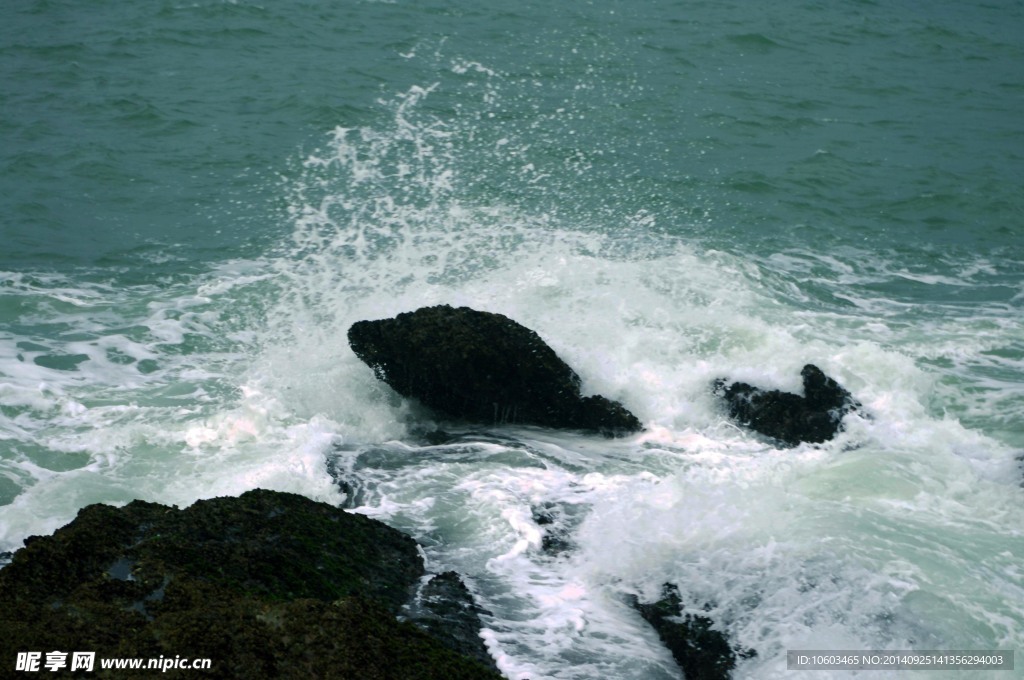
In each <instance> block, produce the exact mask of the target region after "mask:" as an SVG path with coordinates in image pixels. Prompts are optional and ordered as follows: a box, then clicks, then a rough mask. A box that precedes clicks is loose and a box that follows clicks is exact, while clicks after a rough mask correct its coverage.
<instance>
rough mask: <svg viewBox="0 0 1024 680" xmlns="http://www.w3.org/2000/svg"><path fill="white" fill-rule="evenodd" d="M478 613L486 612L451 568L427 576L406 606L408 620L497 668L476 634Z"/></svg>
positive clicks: (454, 647) (451, 646)
mask: <svg viewBox="0 0 1024 680" xmlns="http://www.w3.org/2000/svg"><path fill="white" fill-rule="evenodd" d="M481 615H484V616H490V612H488V611H487V610H485V609H483V608H482V607H481V606H480V605H478V604H477V603H476V601H475V600H474V598H473V595H472V593H470V591H469V588H467V587H466V584H465V583H463V581H462V578H461V577H460V576H459V575H458V574H457V573H456V572H454V571H446V572H444V573H443V574H438V575H437V576H434V577H433V578H431V579H430V581H428V582H427V584H426V585H425V586H424V587H423V589H422V590H421V591H420V593H419V596H418V597H417V598H416V600H415V602H414V603H413V604H412V605H411V606H410V607H409V614H408V620H409V621H411V622H412V623H414V624H415V625H416V626H418V627H419V628H422V629H423V630H425V631H427V632H428V633H430V635H431V637H434V638H437V639H438V640H443V641H444V642H445V645H446V646H447V647H448V648H449V649H453V650H455V651H457V652H459V653H460V654H463V655H465V656H468V657H471V658H473V659H476V660H477V661H479V662H480V663H482V664H484V665H486V666H489V667H490V668H492V669H494V670H495V671H497V667H495V665H494V659H492V658H491V656H490V654H488V653H487V647H486V646H485V645H484V643H483V639H482V638H481V637H480V630H481V629H482V628H483V627H484V626H483V621H482V620H481V618H480V617H481Z"/></svg>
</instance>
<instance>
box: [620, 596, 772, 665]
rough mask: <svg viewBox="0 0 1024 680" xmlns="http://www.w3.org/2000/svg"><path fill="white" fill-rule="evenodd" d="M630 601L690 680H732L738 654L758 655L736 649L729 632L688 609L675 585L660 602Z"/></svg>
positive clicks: (747, 656) (746, 655) (740, 656)
mask: <svg viewBox="0 0 1024 680" xmlns="http://www.w3.org/2000/svg"><path fill="white" fill-rule="evenodd" d="M630 604H631V605H632V606H633V608H634V609H636V610H637V611H639V612H640V615H641V616H642V617H644V620H645V621H647V622H648V623H649V624H651V626H652V627H653V628H654V630H656V631H657V632H658V636H659V637H660V638H661V641H662V642H663V643H664V644H665V646H666V647H668V650H669V651H670V652H672V656H673V658H675V660H676V663H677V664H679V667H680V668H682V669H683V673H684V675H685V676H686V678H687V680H728V678H730V677H732V670H733V669H734V668H735V667H736V659H737V657H739V658H742V659H748V658H750V657H753V656H757V652H756V651H754V650H753V649H747V650H741V651H736V650H734V649H733V648H732V647H731V646H730V645H729V639H728V638H727V637H726V636H725V634H724V633H722V632H720V631H717V630H715V629H714V628H713V627H712V625H713V622H712V621H711V619H709V618H707V617H706V616H701V615H699V614H691V613H689V612H684V611H683V603H682V599H681V598H680V597H679V588H677V587H676V586H675V585H672V584H669V583H667V584H665V586H664V587H663V588H662V597H661V599H660V600H658V601H657V602H651V603H646V604H645V603H641V602H640V601H639V600H638V599H636V598H635V597H633V598H631V602H630Z"/></svg>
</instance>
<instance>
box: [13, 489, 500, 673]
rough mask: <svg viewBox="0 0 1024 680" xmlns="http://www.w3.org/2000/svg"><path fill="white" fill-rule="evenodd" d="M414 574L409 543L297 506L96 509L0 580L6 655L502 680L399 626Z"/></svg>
mask: <svg viewBox="0 0 1024 680" xmlns="http://www.w3.org/2000/svg"><path fill="white" fill-rule="evenodd" d="M423 574H424V571H423V565H422V562H421V559H420V557H419V554H418V549H417V546H416V544H415V542H414V541H413V540H412V539H411V538H409V537H408V536H406V535H404V534H402V533H401V532H399V531H396V530H394V529H391V528H389V527H387V526H385V525H383V524H381V523H380V522H377V521H374V520H371V519H369V518H367V517H363V516H361V515H356V514H352V513H347V512H344V511H343V510H341V509H339V508H335V507H333V506H330V505H327V504H324V503H317V502H314V501H311V500H309V499H307V498H305V497H302V496H298V495H295V494H286V493H279V492H272V491H263V490H256V491H250V492H248V493H246V494H243V495H242V496H240V497H238V498H215V499H211V500H204V501H198V502H197V503H195V504H194V505H192V506H191V507H189V508H186V509H184V510H179V509H177V508H173V507H168V506H163V505H158V504H155V503H147V502H143V501H134V502H132V503H129V504H128V505H127V506H125V507H123V508H114V507H111V506H106V505H91V506H88V507H86V508H83V509H82V510H81V511H80V512H79V514H78V517H77V518H76V519H75V520H74V521H73V522H71V523H70V524H69V525H67V526H65V527H63V528H61V529H59V530H57V531H56V532H55V533H54V534H53V535H52V536H48V537H32V538H31V539H30V540H27V541H26V546H25V548H24V549H22V550H19V551H17V552H16V553H15V554H14V555H13V559H12V561H11V563H10V564H9V565H8V566H7V567H5V568H4V569H2V570H0V630H2V631H4V634H3V635H2V636H0V658H5V659H13V658H15V656H16V654H17V652H19V651H27V650H39V651H50V650H65V651H71V650H93V651H96V652H97V657H98V658H109V657H145V658H158V657H161V656H163V657H165V658H174V657H175V656H176V655H180V656H182V657H186V658H209V659H211V660H212V663H213V666H212V668H211V670H210V671H209V672H202V673H201V672H199V671H190V673H191V674H190V675H185V674H182V673H181V672H175V671H172V672H171V673H170V674H171V675H176V674H177V677H217V678H254V677H281V678H309V677H359V678H399V677H401V678H407V677H408V678H438V679H440V678H453V677H454V678H467V679H469V678H474V679H475V678H490V677H494V678H498V677H500V676H499V675H497V674H496V673H494V671H493V670H492V669H491V668H489V667H487V666H485V665H483V664H481V663H480V662H478V661H477V660H475V659H471V658H467V657H465V656H462V655H461V654H459V653H457V652H455V651H452V650H451V649H449V648H448V647H446V646H445V645H444V644H443V643H442V642H439V641H438V640H436V639H435V638H432V637H430V636H429V635H427V634H426V633H424V632H423V631H422V630H420V629H418V628H416V627H415V626H413V625H412V624H409V623H403V622H399V621H398V620H397V619H396V615H397V614H398V612H400V611H401V610H402V608H403V606H404V605H405V604H406V603H407V602H408V600H409V598H410V597H411V595H412V594H413V592H414V591H415V588H416V585H417V584H418V583H419V581H420V579H421V577H422V576H423ZM111 673H116V674H117V675H116V676H117V677H151V676H152V671H151V670H144V671H137V672H136V671H130V670H123V669H122V670H117V671H111ZM96 677H104V675H103V672H100V671H99V669H97V673H96Z"/></svg>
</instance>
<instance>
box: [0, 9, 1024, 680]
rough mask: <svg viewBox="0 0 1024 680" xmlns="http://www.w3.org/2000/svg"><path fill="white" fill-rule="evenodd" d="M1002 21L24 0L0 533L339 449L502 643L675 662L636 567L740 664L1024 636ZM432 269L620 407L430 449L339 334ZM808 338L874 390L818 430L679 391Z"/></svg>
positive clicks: (365, 502)
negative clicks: (473, 596)
mask: <svg viewBox="0 0 1024 680" xmlns="http://www.w3.org/2000/svg"><path fill="white" fill-rule="evenodd" d="M1021 35H1024V7H1022V6H1021V5H1020V4H1019V3H1016V2H1010V1H1008V0H1007V1H995V2H988V3H985V4H973V3H971V4H965V3H954V2H946V1H945V0H943V1H940V2H930V3H916V2H904V3H888V4H887V3H877V2H869V1H859V2H843V3H840V2H827V1H825V2H797V1H795V0H792V1H791V0H786V2H781V3H774V4H771V5H764V6H751V5H750V4H748V3H729V2H663V1H654V2H645V3H624V2H613V1H610V0H595V1H594V2H590V3H533V2H530V3H520V4H519V5H516V6H510V5H508V4H507V3H505V4H499V3H490V2H477V3H472V4H470V3H442V2H431V3H408V2H403V1H402V0H397V1H395V2H341V3H327V2H320V1H314V0H310V1H309V2H303V3H291V4H288V5H280V6H277V5H269V4H268V5H260V4H255V3H248V2H241V1H239V2H212V1H204V2H191V3H186V2H180V3H171V2H154V3H148V4H141V5H140V4H132V5H126V4H124V3H113V2H107V1H100V2H93V3H87V4H82V3H70V2H57V1H46V0H40V1H37V2H27V1H24V2H23V1H20V0H18V1H16V2H14V3H13V4H12V5H11V6H10V8H9V10H8V12H7V18H6V19H5V21H4V22H3V25H2V26H0V82H3V83H4V86H3V88H0V139H2V140H3V144H0V244H2V247H0V551H3V550H12V549H16V548H17V547H18V546H20V545H21V542H22V540H23V539H24V538H25V537H26V536H28V535H31V534H37V533H47V532H50V531H53V530H54V529H55V528H57V527H58V526H61V525H62V524H64V523H66V522H67V521H69V520H70V519H71V518H72V517H73V516H74V514H75V512H76V511H77V510H78V509H79V508H81V507H83V506H84V505H86V504H88V503H93V502H113V503H120V502H126V501H128V500H130V499H132V498H136V497H143V498H146V499H148V500H154V501H160V502H169V503H177V504H179V505H183V504H188V503H191V502H193V501H194V500H196V499H197V498H202V497H209V496H214V495H220V494H229V493H230V494H234V493H240V492H241V491H244V490H246V489H249V488H254V487H256V486H264V487H271V488H278V489H282V490H290V491H297V492H300V493H304V494H306V495H308V496H310V497H313V498H318V499H321V500H327V501H330V502H341V501H342V500H343V494H342V493H341V491H340V489H339V488H338V486H337V485H336V483H335V480H334V478H333V477H332V476H331V474H329V469H330V470H334V471H336V472H337V471H338V470H342V471H344V473H345V475H347V477H348V479H349V480H350V481H354V482H355V484H356V487H357V488H358V489H359V494H358V498H357V500H356V505H357V506H358V508H357V509H358V511H360V512H364V513H367V514H370V515H373V516H376V517H379V518H381V519H384V520H385V521H388V522H389V523H392V524H393V525H395V526H398V527H400V528H402V529H404V530H406V531H409V532H410V533H411V534H413V535H414V536H415V537H416V538H417V539H418V540H420V542H421V543H422V544H424V545H425V547H426V554H427V559H428V567H429V568H430V569H432V570H435V571H443V570H445V569H449V568H456V569H458V570H460V571H461V572H462V573H464V574H465V575H466V576H467V579H468V581H469V582H470V585H471V586H472V587H473V588H474V590H475V591H476V592H477V593H478V595H479V596H480V598H481V600H482V601H483V602H484V604H485V606H486V607H487V608H488V609H489V610H491V611H492V612H493V613H494V616H493V617H492V619H491V620H489V621H488V626H489V627H488V630H487V631H486V632H485V635H486V637H487V640H488V644H489V645H490V648H491V650H492V653H493V654H494V655H495V658H496V659H498V661H499V665H500V667H501V668H502V670H503V671H504V672H505V673H506V675H508V676H509V677H510V678H525V677H532V678H540V677H545V678H546V677H550V678H593V677H609V678H658V677H665V678H669V677H678V675H677V673H678V672H677V671H676V670H675V669H674V666H673V665H672V663H671V660H670V659H669V658H668V657H667V656H666V653H665V652H664V650H661V649H660V647H659V645H658V644H657V640H656V639H655V638H654V636H653V634H652V633H651V632H650V631H649V630H647V629H646V628H645V626H644V625H643V623H642V621H639V620H638V619H637V617H636V616H635V615H634V614H633V613H632V612H631V611H630V610H628V608H626V607H625V606H624V605H623V604H622V602H621V599H620V598H619V595H620V594H621V593H622V592H647V593H653V592H656V590H657V588H658V587H659V586H660V584H661V583H662V582H664V581H666V580H672V581H674V582H678V583H680V585H681V588H682V591H683V594H684V597H685V599H686V600H687V602H689V603H690V605H691V606H701V605H703V604H705V603H711V604H712V605H713V612H712V613H713V615H714V618H715V620H716V621H717V623H718V625H719V626H721V627H722V628H723V630H726V631H727V632H728V633H729V634H730V636H732V638H733V639H735V640H737V641H738V643H740V644H742V645H743V646H747V647H754V648H756V649H758V651H759V656H758V657H757V658H755V659H751V660H748V661H746V662H744V663H743V664H742V665H741V667H740V668H739V669H738V676H739V677H749V678H767V677H782V676H783V675H784V674H785V673H786V671H785V650H786V649H808V648H830V647H831V648H845V649H868V648H879V649H881V648H889V649H907V648H916V649H928V648H975V649H996V648H1003V649H1014V648H1015V649H1024V644H1022V642H1024V639H1022V634H1021V632H1020V631H1022V630H1024V573H1022V572H1021V571H1020V568H1019V564H1020V562H1021V558H1022V557H1024V537H1022V527H1024V521H1022V520H1024V509H1022V508H1024V505H1022V501H1024V498H1022V496H1024V491H1022V489H1021V487H1020V484H1021V480H1022V477H1021V470H1020V463H1019V461H1018V457H1019V456H1020V455H1021V452H1022V451H1024V427H1022V425H1021V423H1024V390H1022V388H1021V385H1022V384H1024V322H1022V320H1021V319H1022V314H1021V310H1022V307H1024V232H1022V226H1021V225H1022V218H1024V192H1022V191H1021V188H1022V187H1024V128H1022V124H1021V122H1020V114H1019V112H1020V111H1021V110H1022V108H1024V107H1022V104H1024V43H1021V40H1020V36H1021ZM440 302H447V303H451V304H467V305H470V306H474V307H477V308H480V309H488V310H491V311H496V312H501V313H504V314H507V315H509V316H511V317H512V318H515V319H516V320H518V321H520V322H521V323H523V324H525V325H527V326H529V327H531V328H533V329H535V330H537V332H538V333H540V335H541V336H542V337H543V338H545V340H546V341H547V342H548V343H549V344H551V345H552V347H554V348H555V349H556V351H558V352H559V354H561V355H562V356H563V357H565V358H566V359H567V360H568V361H569V363H570V364H572V365H573V366H574V367H575V368H576V369H577V370H578V372H579V373H580V375H581V376H582V377H583V380H584V387H585V389H586V390H588V391H593V392H599V393H602V394H605V395H608V396H610V397H613V398H616V399H620V400H622V401H623V402H624V403H625V404H626V405H627V406H628V407H629V408H630V409H631V410H633V411H634V412H635V413H637V415H638V416H639V417H640V418H641V420H642V421H644V423H645V425H646V427H647V432H646V433H644V434H642V435H639V436H638V437H636V438H634V439H630V440H626V441H622V442H607V441H604V440H599V441H598V440H593V439H590V438H587V437H583V436H579V435H573V434H564V433H563V434H558V433H551V432H543V431H535V430H496V431H490V432H487V433H467V434H466V436H465V438H464V441H463V442H461V443H459V444H452V445H448V446H424V445H422V441H420V440H419V439H418V438H417V437H418V435H417V433H418V432H420V431H422V430H423V429H424V428H428V427H430V426H432V421H431V420H430V416H429V415H428V414H424V413H422V412H421V411H420V410H419V409H418V408H417V407H416V406H415V405H413V404H408V403H406V402H403V401H402V400H401V399H399V398H398V397H397V396H395V395H394V394H392V393H390V392H389V391H387V390H386V389H385V388H384V387H382V386H381V385H379V384H377V383H376V382H375V380H374V379H373V376H372V373H370V371H369V369H366V368H365V367H364V366H362V365H361V364H360V363H359V362H358V360H356V359H355V357H354V356H353V355H352V354H351V352H350V351H349V350H348V348H347V345H346V343H345V340H344V338H345V331H346V329H347V328H348V326H349V325H350V324H351V323H352V322H353V321H355V320H358V319H361V318H379V317H383V316H389V315H392V314H395V313H398V312H401V311H407V310H410V309H414V308H416V307H419V306H422V305H425V304H435V303H440ZM807 362H813V363H817V364H818V365H820V366H822V368H824V369H825V370H826V371H827V372H829V373H830V374H832V375H834V376H835V377H836V378H837V379H838V380H840V382H842V383H843V384H844V385H846V386H847V387H848V388H849V389H851V391H853V392H854V394H855V395H856V396H857V397H858V398H859V399H860V400H861V401H862V402H863V403H864V404H865V406H866V410H867V411H868V412H869V413H870V416H871V417H870V419H861V418H852V419H850V421H849V422H848V423H847V431H846V432H845V433H844V434H843V435H842V436H841V437H840V438H839V439H838V440H837V441H835V442H832V443H829V444H827V445H824V446H821V447H800V448H798V449H796V450H777V449H775V448H773V447H772V445H771V444H770V442H766V441H764V440H761V439H759V438H758V437H757V436H755V435H752V434H750V433H748V432H744V431H741V430H739V429H737V428H735V427H734V426H732V425H731V424H729V423H728V422H727V421H726V419H725V417H724V414H723V413H722V412H721V410H720V409H719V407H718V406H717V405H716V404H715V402H714V400H713V399H712V397H711V395H710V392H709V390H708V385H709V384H710V382H711V381H712V380H713V379H714V378H716V377H720V376H730V377H735V378H738V379H745V380H747V381H749V382H756V383H759V384H764V385H766V386H777V387H781V388H785V389H793V390H795V389H797V387H798V373H799V369H800V367H801V366H802V365H803V364H804V363H807ZM328 464H329V465H328ZM350 500H351V499H350ZM546 503H553V504H556V505H558V506H559V507H563V508H566V509H568V510H571V512H569V516H571V517H572V518H574V519H573V523H572V530H573V538H574V541H575V544H576V549H575V550H574V551H573V552H572V553H571V554H570V555H568V556H566V557H564V558H561V559H559V560H552V559H550V558H547V557H545V556H544V555H543V554H541V552H540V550H539V547H540V532H541V530H542V529H541V527H539V526H537V525H536V524H535V523H534V520H533V519H532V515H531V508H533V507H536V506H538V505H544V504H546ZM947 675H948V674H946V675H943V676H942V677H946V676H947ZM1010 675H1012V674H1010ZM823 677H824V675H823ZM844 677H845V676H844ZM868 677H872V676H870V675H868ZM874 677H889V676H887V675H886V674H885V673H884V672H880V673H877V674H876V675H875V676H874ZM962 677H975V676H972V675H970V674H962ZM976 677H984V676H983V675H977V676H976Z"/></svg>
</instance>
